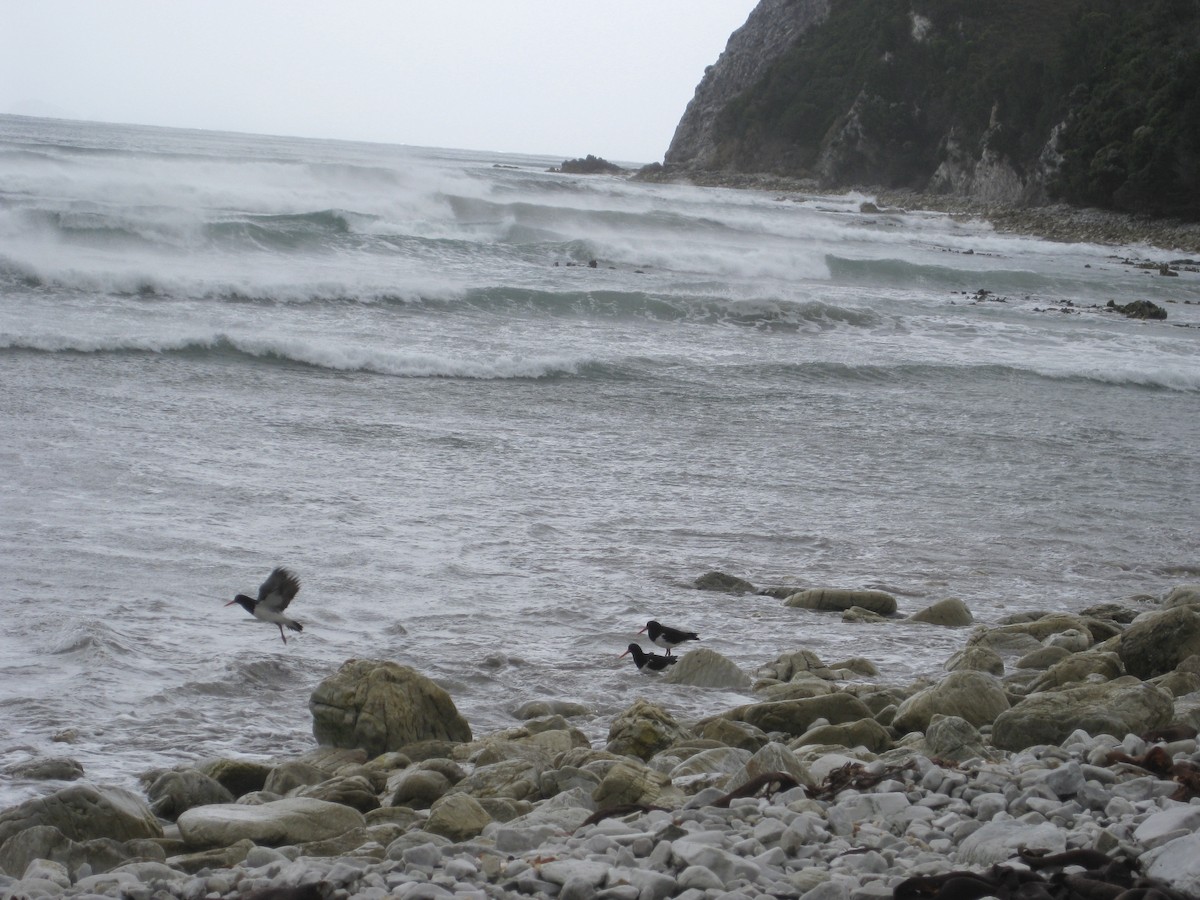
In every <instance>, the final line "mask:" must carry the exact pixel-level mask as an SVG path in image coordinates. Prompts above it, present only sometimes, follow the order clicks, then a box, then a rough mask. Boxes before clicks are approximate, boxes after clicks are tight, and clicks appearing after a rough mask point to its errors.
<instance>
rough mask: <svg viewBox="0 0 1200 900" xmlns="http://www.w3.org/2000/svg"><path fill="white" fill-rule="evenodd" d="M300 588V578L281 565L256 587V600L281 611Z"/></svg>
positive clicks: (268, 607) (269, 607) (276, 610)
mask: <svg viewBox="0 0 1200 900" xmlns="http://www.w3.org/2000/svg"><path fill="white" fill-rule="evenodd" d="M299 590H300V579H299V578H297V577H296V576H295V575H293V574H292V573H291V572H289V571H288V570H287V569H285V568H283V567H282V566H278V567H276V569H275V570H274V571H273V572H271V574H270V575H268V576H267V580H266V581H264V582H263V583H262V586H261V587H259V589H258V602H259V603H260V604H262V605H263V606H264V607H266V608H267V609H273V610H275V612H283V611H284V610H285V609H287V608H288V604H289V603H291V602H292V598H293V597H295V596H296V592H297V591H299Z"/></svg>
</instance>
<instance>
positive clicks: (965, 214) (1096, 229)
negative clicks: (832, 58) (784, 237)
mask: <svg viewBox="0 0 1200 900" xmlns="http://www.w3.org/2000/svg"><path fill="white" fill-rule="evenodd" d="M634 177H635V178H637V179H638V180H641V181H653V182H664V183H671V182H676V183H687V184H695V185H699V186H702V187H725V188H738V189H746V190H760V191H770V192H773V193H776V194H780V195H783V196H784V197H789V198H790V197H796V196H811V195H813V194H821V193H827V192H828V190H827V189H823V188H822V187H821V186H820V185H819V184H818V182H817V181H815V180H814V179H808V178H788V177H785V176H779V175H764V174H743V173H736V172H708V171H686V172H683V171H673V170H670V169H665V168H663V167H662V166H657V167H655V166H647V167H645V168H643V169H642V170H641V171H639V172H638V173H637V174H636V175H635V176H634ZM845 190H848V191H849V190H854V191H856V192H858V193H861V194H863V195H864V196H870V197H874V198H875V199H876V201H877V203H878V204H879V205H880V206H884V207H888V208H890V209H892V210H893V211H896V212H904V211H916V210H925V211H930V212H942V213H947V214H949V215H952V216H956V217H960V218H965V219H981V220H983V221H986V222H988V223H990V224H991V225H992V227H993V228H995V229H996V230H997V231H1000V232H1004V233H1008V234H1025V235H1031V236H1034V237H1040V238H1044V239H1046V240H1052V241H1062V242H1064V243H1081V242H1086V243H1094V244H1106V245H1111V246H1128V245H1144V246H1147V247H1151V248H1154V249H1155V250H1159V251H1163V252H1165V253H1168V254H1171V255H1172V256H1175V255H1185V256H1195V255H1200V222H1187V221H1182V220H1179V219H1160V218H1152V217H1149V216H1133V215H1128V214H1125V213H1117V212H1110V211H1108V210H1102V209H1088V208H1079V207H1072V206H1067V205H1065V204H1052V205H1047V206H1016V205H1012V204H1005V203H986V202H983V201H979V200H972V199H968V198H962V197H956V196H952V195H947V194H928V193H917V192H915V191H903V190H888V189H884V188H877V187H857V188H846V189H845ZM1163 261H1164V262H1166V261H1169V260H1166V259H1164V260H1163Z"/></svg>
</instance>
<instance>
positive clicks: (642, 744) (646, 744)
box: [606, 697, 691, 759]
mask: <svg viewBox="0 0 1200 900" xmlns="http://www.w3.org/2000/svg"><path fill="white" fill-rule="evenodd" d="M688 737H691V735H690V733H689V732H688V731H687V729H686V728H684V727H683V726H682V725H680V724H679V723H678V722H676V721H675V718H674V716H672V715H671V714H670V713H669V712H667V711H666V710H665V709H663V708H662V707H661V706H656V705H655V704H653V703H650V702H648V701H646V700H643V699H641V698H640V697H639V698H638V699H637V700H635V701H634V703H633V705H632V706H631V707H629V709H627V710H625V711H624V712H623V713H621V714H620V715H618V716H617V717H616V718H614V719H613V720H612V724H611V725H609V728H608V745H607V747H606V749H607V750H608V751H609V752H610V753H615V754H617V755H619V756H636V757H638V758H639V759H649V758H650V757H652V756H653V755H654V754H655V753H657V752H658V751H659V750H663V749H665V748H667V747H669V746H671V744H674V743H675V742H676V741H679V740H683V739H684V738H688Z"/></svg>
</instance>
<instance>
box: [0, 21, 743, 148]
mask: <svg viewBox="0 0 1200 900" xmlns="http://www.w3.org/2000/svg"><path fill="white" fill-rule="evenodd" d="M756 2H757V0H337V2H334V0H320V2H318V0H0V112H4V113H17V114H22V115H43V116H61V117H65V118H82V119H98V120H102V121H108V122H135V123H139V124H148V125H174V126H182V127H190V128H208V129H221V130H229V131H250V132H260V133H266V134H286V135H301V136H306V137H329V138H344V139H348V140H368V141H384V142H388V143H399V144H416V145H422V146H436V147H456V148H462V149H471V150H495V151H512V152H526V153H545V154H549V155H557V156H563V157H564V158H566V157H574V156H583V155H585V154H587V153H595V154H596V155H598V156H603V157H605V158H607V159H612V160H620V161H625V162H652V161H654V160H661V159H662V155H663V153H664V152H665V151H666V149H667V146H668V144H669V143H670V140H671V135H672V134H673V133H674V131H675V125H676V124H677V123H678V121H679V117H680V116H681V115H682V114H683V110H684V108H685V107H686V106H687V103H688V101H689V100H690V99H691V97H692V93H693V91H694V90H695V87H696V84H697V83H698V82H699V81H700V78H701V77H702V76H703V74H704V67H705V66H707V65H711V64H712V63H714V62H716V59H717V57H718V56H719V55H720V53H721V51H722V50H723V49H725V42H726V41H727V40H728V38H729V35H730V33H732V32H733V31H734V29H736V28H738V27H739V26H740V25H741V24H742V23H743V22H745V21H746V17H747V16H748V15H749V14H750V10H752V9H753V8H754V6H755V4H756Z"/></svg>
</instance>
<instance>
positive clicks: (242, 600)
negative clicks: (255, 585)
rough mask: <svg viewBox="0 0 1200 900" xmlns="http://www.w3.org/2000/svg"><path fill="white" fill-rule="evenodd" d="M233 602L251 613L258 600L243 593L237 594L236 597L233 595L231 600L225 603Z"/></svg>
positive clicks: (230, 603)
mask: <svg viewBox="0 0 1200 900" xmlns="http://www.w3.org/2000/svg"><path fill="white" fill-rule="evenodd" d="M235 603H236V604H237V605H238V606H240V607H241V608H242V609H244V610H245V611H246V612H248V613H253V612H254V607H255V606H256V605H257V603H258V601H257V600H255V599H254V598H253V597H247V596H246V595H245V594H238V595H237V596H236V597H234V598H233V599H232V600H230V601H229V602H228V603H226V604H225V605H226V606H233V604H235Z"/></svg>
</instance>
